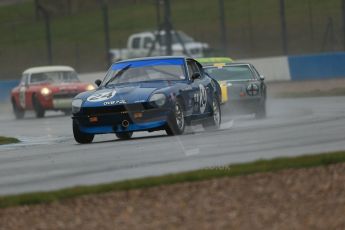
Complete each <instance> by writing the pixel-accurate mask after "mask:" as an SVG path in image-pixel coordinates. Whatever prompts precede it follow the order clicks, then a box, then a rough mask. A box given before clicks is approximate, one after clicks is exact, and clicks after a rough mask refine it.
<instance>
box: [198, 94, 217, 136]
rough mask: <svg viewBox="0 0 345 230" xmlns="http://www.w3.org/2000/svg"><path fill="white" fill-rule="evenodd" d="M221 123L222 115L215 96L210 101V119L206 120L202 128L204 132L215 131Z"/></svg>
mask: <svg viewBox="0 0 345 230" xmlns="http://www.w3.org/2000/svg"><path fill="white" fill-rule="evenodd" d="M221 122H222V113H221V110H220V103H219V101H218V100H217V98H216V96H214V97H213V100H212V117H210V118H208V119H206V120H205V121H204V122H203V123H202V126H203V127H204V129H205V130H217V129H219V128H220V124H221Z"/></svg>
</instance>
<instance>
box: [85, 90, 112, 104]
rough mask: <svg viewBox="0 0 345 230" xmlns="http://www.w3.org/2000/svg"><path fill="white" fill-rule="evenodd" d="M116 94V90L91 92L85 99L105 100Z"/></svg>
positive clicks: (93, 100)
mask: <svg viewBox="0 0 345 230" xmlns="http://www.w3.org/2000/svg"><path fill="white" fill-rule="evenodd" d="M115 94H116V91H115V90H113V91H104V92H98V93H95V94H92V95H91V96H89V97H88V98H87V99H86V100H87V101H89V102H100V101H106V100H108V99H110V98H112V97H114V96H115Z"/></svg>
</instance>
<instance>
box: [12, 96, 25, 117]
mask: <svg viewBox="0 0 345 230" xmlns="http://www.w3.org/2000/svg"><path fill="white" fill-rule="evenodd" d="M12 108H13V113H14V116H15V117H16V119H23V117H24V114H25V110H24V109H22V108H20V107H19V106H18V105H17V104H16V102H15V101H14V100H12Z"/></svg>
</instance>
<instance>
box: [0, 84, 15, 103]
mask: <svg viewBox="0 0 345 230" xmlns="http://www.w3.org/2000/svg"><path fill="white" fill-rule="evenodd" d="M18 84H19V81H18V80H9V81H0V102H5V101H9V100H10V94H11V90H12V89H13V88H14V87H15V86H17V85H18Z"/></svg>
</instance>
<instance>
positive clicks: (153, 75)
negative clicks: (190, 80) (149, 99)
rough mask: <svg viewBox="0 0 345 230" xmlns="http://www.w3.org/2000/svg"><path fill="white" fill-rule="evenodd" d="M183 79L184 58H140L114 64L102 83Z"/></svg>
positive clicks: (104, 84)
mask: <svg viewBox="0 0 345 230" xmlns="http://www.w3.org/2000/svg"><path fill="white" fill-rule="evenodd" d="M185 79H186V74H185V67H184V59H163V60H140V61H129V62H121V63H117V64H114V65H113V66H112V67H111V69H110V70H109V71H108V73H107V75H106V77H105V78H104V81H103V84H102V85H103V86H107V85H117V84H123V83H132V82H149V81H161V80H163V81H181V80H185Z"/></svg>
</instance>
